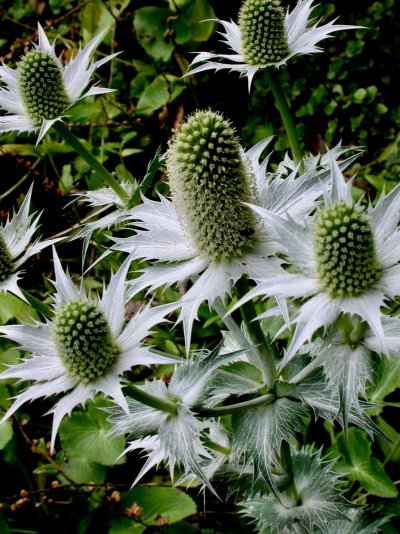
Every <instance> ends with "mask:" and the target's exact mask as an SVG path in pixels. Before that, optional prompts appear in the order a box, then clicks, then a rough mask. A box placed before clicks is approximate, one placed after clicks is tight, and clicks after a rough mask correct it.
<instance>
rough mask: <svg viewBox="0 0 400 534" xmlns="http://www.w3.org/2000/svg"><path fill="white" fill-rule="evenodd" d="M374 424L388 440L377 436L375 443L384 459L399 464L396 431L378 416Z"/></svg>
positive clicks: (399, 438)
mask: <svg viewBox="0 0 400 534" xmlns="http://www.w3.org/2000/svg"><path fill="white" fill-rule="evenodd" d="M376 422H377V425H378V426H379V428H380V429H381V430H382V431H383V432H384V434H385V435H386V436H387V437H388V438H389V440H390V441H388V440H387V439H383V438H381V437H380V436H377V438H376V441H377V443H378V445H379V447H380V448H381V450H382V452H383V454H384V455H385V458H388V457H390V461H391V462H400V434H399V433H398V432H396V430H395V429H394V428H393V427H392V426H391V425H389V423H387V422H386V421H385V420H384V419H383V418H382V417H380V416H378V417H377V418H376Z"/></svg>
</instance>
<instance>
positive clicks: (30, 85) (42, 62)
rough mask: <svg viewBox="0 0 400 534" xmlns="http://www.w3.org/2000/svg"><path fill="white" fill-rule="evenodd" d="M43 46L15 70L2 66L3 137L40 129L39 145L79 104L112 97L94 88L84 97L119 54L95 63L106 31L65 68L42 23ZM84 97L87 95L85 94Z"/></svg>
mask: <svg viewBox="0 0 400 534" xmlns="http://www.w3.org/2000/svg"><path fill="white" fill-rule="evenodd" d="M38 33H39V44H34V45H33V46H34V48H33V49H32V50H30V51H29V52H28V53H27V54H25V56H23V57H22V59H21V60H20V61H19V62H18V64H17V68H16V69H15V70H13V69H11V68H9V67H7V66H6V65H2V66H0V80H1V81H2V82H3V84H4V86H3V87H2V88H1V89H0V108H1V109H3V110H4V111H5V112H6V113H7V115H3V116H1V117H0V133H4V132H13V131H16V132H34V131H37V130H39V129H40V131H39V136H38V139H37V142H38V143H39V142H40V141H41V139H42V138H43V136H44V135H45V134H46V132H47V131H48V130H49V128H50V127H51V126H52V125H53V124H54V123H55V122H56V121H59V120H62V117H63V116H64V115H65V113H66V111H67V110H68V109H69V108H70V107H71V106H72V105H73V104H75V102H76V101H77V100H80V99H81V98H85V97H87V96H93V95H100V94H104V93H109V92H111V91H113V89H106V88H103V87H98V86H97V85H93V86H92V87H91V88H90V89H89V90H88V91H86V92H85V93H84V90H85V88H86V87H87V85H88V84H89V82H90V79H91V77H92V75H93V73H94V71H95V70H96V69H98V68H99V67H100V66H101V65H104V63H107V61H110V59H112V58H113V57H115V56H116V55H117V54H111V55H110V56H106V57H105V58H103V59H101V60H99V61H96V62H95V63H91V62H90V60H91V56H92V54H93V52H94V50H95V49H96V47H97V46H98V45H99V44H100V43H101V41H102V39H103V37H104V35H105V33H106V32H105V31H103V32H100V33H99V34H98V35H96V37H94V38H93V39H92V40H91V41H90V42H89V43H88V44H87V45H86V46H85V48H84V49H81V48H79V50H78V53H77V54H76V56H75V57H74V58H72V59H70V61H69V62H68V63H67V64H66V65H64V66H63V65H62V62H61V59H60V58H59V57H57V56H56V54H55V49H54V48H55V44H54V43H53V44H50V42H49V40H48V39H47V37H46V34H45V33H44V31H43V28H42V27H41V25H40V24H39V23H38ZM82 93H84V94H82Z"/></svg>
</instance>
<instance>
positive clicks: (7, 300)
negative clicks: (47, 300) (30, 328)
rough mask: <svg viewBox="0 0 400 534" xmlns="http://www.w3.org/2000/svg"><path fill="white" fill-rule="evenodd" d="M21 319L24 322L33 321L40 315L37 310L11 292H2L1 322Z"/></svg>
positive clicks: (0, 294) (0, 300)
mask: <svg viewBox="0 0 400 534" xmlns="http://www.w3.org/2000/svg"><path fill="white" fill-rule="evenodd" d="M15 318H17V319H19V320H20V321H21V322H22V323H31V324H32V322H33V321H34V320H36V321H37V320H38V319H39V317H38V315H37V313H36V312H35V310H34V309H33V308H32V307H31V306H29V304H26V303H25V302H24V301H22V300H21V299H19V298H18V297H16V296H15V295H12V294H11V293H5V292H4V291H2V292H0V322H1V324H6V323H8V321H10V319H15Z"/></svg>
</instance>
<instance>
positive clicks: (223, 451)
mask: <svg viewBox="0 0 400 534" xmlns="http://www.w3.org/2000/svg"><path fill="white" fill-rule="evenodd" d="M203 444H204V445H205V446H206V447H208V448H209V449H211V450H213V451H215V452H219V453H220V454H225V456H229V455H230V453H231V452H232V451H231V450H230V449H227V448H226V447H224V446H223V445H220V444H219V443H215V441H211V439H208V438H204V439H203Z"/></svg>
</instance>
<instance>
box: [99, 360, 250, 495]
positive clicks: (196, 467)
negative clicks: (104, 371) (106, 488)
mask: <svg viewBox="0 0 400 534" xmlns="http://www.w3.org/2000/svg"><path fill="white" fill-rule="evenodd" d="M241 354H242V351H237V352H234V353H231V354H225V355H221V354H220V353H219V352H218V350H217V351H214V352H213V353H211V354H208V353H207V352H204V353H202V354H200V355H197V358H196V359H194V360H192V359H190V360H189V361H188V362H187V363H184V364H181V365H180V366H178V367H177V368H176V369H175V371H174V374H173V375H172V377H171V381H170V383H169V384H168V386H167V385H166V384H165V382H163V381H161V380H155V381H152V382H148V383H146V384H145V385H143V386H140V389H141V390H143V391H144V392H146V393H148V394H151V395H153V396H155V397H156V398H157V399H158V400H161V401H164V402H166V403H168V404H169V405H170V406H171V407H174V408H175V409H174V410H173V413H171V411H169V412H167V411H162V410H160V409H156V408H151V407H149V406H146V405H144V404H142V403H140V402H138V401H137V400H134V399H131V398H128V399H127V403H128V407H129V414H126V413H125V412H124V411H123V410H121V409H119V408H118V407H116V408H109V409H107V411H108V412H109V413H111V414H112V415H111V417H110V422H111V423H112V424H113V427H114V428H113V430H112V433H113V434H114V435H121V434H128V435H129V438H130V439H132V438H134V440H133V441H131V442H130V443H129V445H128V447H127V449H126V451H125V452H130V451H133V450H137V449H143V450H145V451H146V452H147V454H148V459H147V461H146V463H145V465H144V466H143V467H142V469H141V470H140V473H139V474H138V475H137V477H136V479H135V481H134V482H133V485H135V484H136V483H137V482H138V481H139V480H140V479H141V478H142V477H143V476H144V475H145V474H146V473H147V472H148V471H149V470H150V469H151V468H152V467H155V466H158V465H159V464H160V463H165V464H166V465H167V466H168V468H169V470H170V474H171V478H172V479H174V478H175V477H174V470H175V467H180V468H182V469H183V475H182V476H183V479H184V480H185V481H186V482H187V481H189V480H195V479H196V480H200V481H201V482H202V483H203V484H204V485H205V486H207V487H208V488H209V489H210V490H211V491H212V492H214V493H215V491H214V489H213V488H212V486H211V484H210V481H209V477H210V476H211V474H212V473H213V472H214V471H215V469H217V467H218V464H219V461H218V459H217V458H216V456H215V453H214V451H213V449H210V448H209V447H207V445H206V443H207V439H205V440H204V438H207V435H209V434H210V433H211V434H213V433H214V431H216V428H219V426H218V424H217V423H216V422H215V421H212V420H211V421H209V420H207V419H204V420H200V419H199V416H196V411H197V410H198V409H199V408H200V407H201V406H202V404H205V405H206V406H209V404H208V403H207V402H206V401H207V398H208V397H207V389H208V386H209V383H210V382H211V381H212V378H213V374H214V373H215V371H216V370H217V369H218V367H220V366H221V365H223V364H225V363H229V362H230V361H233V360H236V359H237V358H238V357H240V355H241Z"/></svg>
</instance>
